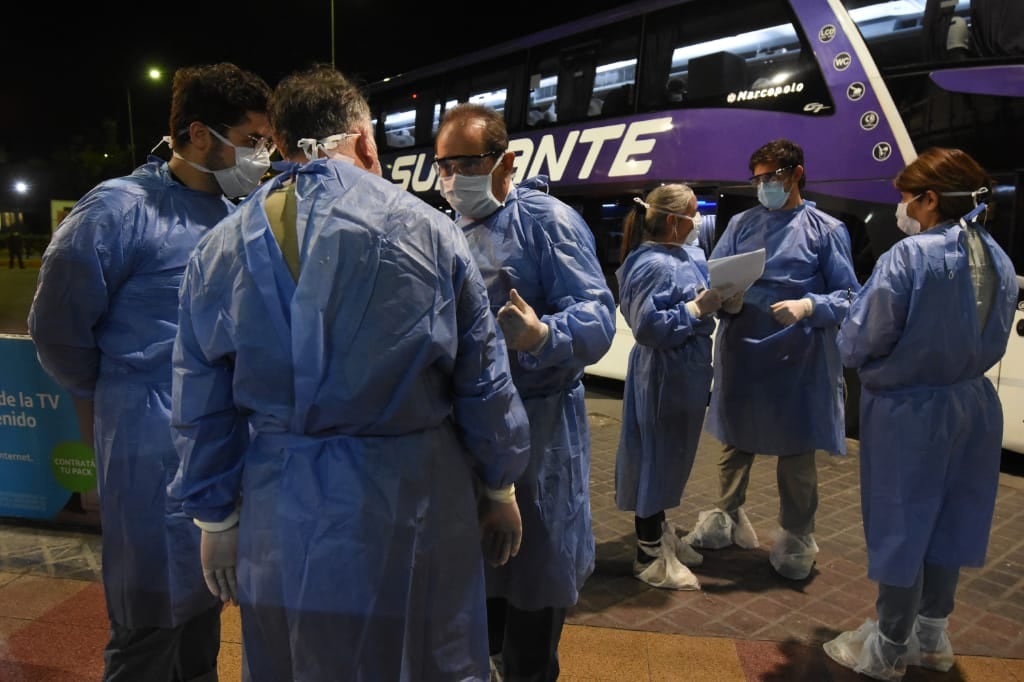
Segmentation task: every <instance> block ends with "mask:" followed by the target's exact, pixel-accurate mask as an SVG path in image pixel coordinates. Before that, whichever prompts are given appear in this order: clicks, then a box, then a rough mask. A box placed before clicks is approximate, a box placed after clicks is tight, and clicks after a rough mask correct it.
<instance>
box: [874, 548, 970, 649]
mask: <svg viewBox="0 0 1024 682" xmlns="http://www.w3.org/2000/svg"><path fill="white" fill-rule="evenodd" d="M959 580H960V567H959V566H939V565H938V564H925V565H924V566H923V567H922V568H921V572H920V573H918V574H917V580H915V581H914V584H913V585H911V586H910V587H895V586H893V585H885V584H883V583H879V584H878V599H877V600H876V601H875V609H876V610H877V611H878V629H879V630H881V632H882V634H883V635H885V636H886V637H888V638H889V639H890V640H892V641H893V642H896V643H898V644H899V643H903V642H906V641H907V639H908V638H909V637H910V633H911V632H913V630H914V621H915V620H917V616H918V615H922V616H924V617H925V618H948V617H949V614H951V613H953V602H954V598H955V597H956V585H957V582H958V581H959Z"/></svg>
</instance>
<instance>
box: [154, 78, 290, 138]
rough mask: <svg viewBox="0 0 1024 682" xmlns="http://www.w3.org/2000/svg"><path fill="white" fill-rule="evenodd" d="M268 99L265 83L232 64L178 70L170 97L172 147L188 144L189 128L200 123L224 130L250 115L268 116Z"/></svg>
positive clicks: (267, 89)
mask: <svg viewBox="0 0 1024 682" xmlns="http://www.w3.org/2000/svg"><path fill="white" fill-rule="evenodd" d="M268 97H270V86H269V85H267V83H266V81H264V80H263V79H262V78H260V77H259V76H257V75H256V74H254V73H252V72H250V71H246V70H245V69H242V68H240V67H238V66H236V65H234V64H231V63H229V62H221V63H219V64H208V65H203V66H188V67H184V68H181V69H178V70H177V71H175V72H174V85H173V86H172V94H171V121H170V123H171V137H172V138H173V139H174V143H173V146H174V147H175V148H179V149H180V148H182V147H185V146H187V145H188V144H189V142H190V137H189V131H188V129H189V126H191V125H192V124H193V123H195V122H197V121H198V122H200V123H204V124H206V125H208V126H211V127H216V126H221V127H222V128H223V127H227V126H233V125H237V124H239V123H241V122H242V121H244V120H245V117H246V116H247V115H248V114H250V113H253V112H255V113H261V114H262V113H266V111H267V98H268ZM220 132H221V133H222V134H223V132H224V131H223V130H221V131H220Z"/></svg>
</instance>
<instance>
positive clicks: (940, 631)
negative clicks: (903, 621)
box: [907, 616, 955, 672]
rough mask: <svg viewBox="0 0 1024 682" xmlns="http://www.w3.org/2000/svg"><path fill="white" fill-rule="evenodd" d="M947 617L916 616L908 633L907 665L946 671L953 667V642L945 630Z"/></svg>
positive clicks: (947, 621)
mask: <svg viewBox="0 0 1024 682" xmlns="http://www.w3.org/2000/svg"><path fill="white" fill-rule="evenodd" d="M948 623H949V619H948V618H928V617H926V616H918V617H917V623H916V624H915V626H914V631H913V632H912V633H911V634H910V642H909V643H908V650H907V665H916V666H920V667H922V668H927V669H928V670H938V671H939V672H948V671H949V669H950V668H952V667H953V663H955V659H954V656H953V644H952V643H951V642H950V641H949V633H948V632H947V631H946V625H947V624H948Z"/></svg>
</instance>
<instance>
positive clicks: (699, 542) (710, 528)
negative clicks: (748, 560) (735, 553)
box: [684, 509, 736, 549]
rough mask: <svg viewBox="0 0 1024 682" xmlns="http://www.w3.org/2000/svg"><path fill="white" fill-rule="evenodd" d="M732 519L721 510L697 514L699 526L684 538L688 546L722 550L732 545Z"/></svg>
mask: <svg viewBox="0 0 1024 682" xmlns="http://www.w3.org/2000/svg"><path fill="white" fill-rule="evenodd" d="M734 525H736V524H734V523H733V521H732V518H731V517H730V516H729V515H728V514H726V513H725V512H724V511H722V510H721V509H711V510H709V511H702V512H700V513H699V514H697V525H696V526H694V527H693V530H692V531H690V533H689V534H688V535H687V536H686V537H685V538H684V541H685V542H686V544H688V545H690V546H692V547H702V548H704V549H722V548H723V547H728V546H729V545H731V544H732V528H733V526H734Z"/></svg>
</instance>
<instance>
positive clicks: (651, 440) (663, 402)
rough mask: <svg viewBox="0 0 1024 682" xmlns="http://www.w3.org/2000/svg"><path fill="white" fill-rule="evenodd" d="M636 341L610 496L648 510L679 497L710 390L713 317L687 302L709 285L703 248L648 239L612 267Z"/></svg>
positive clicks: (627, 507) (641, 512)
mask: <svg viewBox="0 0 1024 682" xmlns="http://www.w3.org/2000/svg"><path fill="white" fill-rule="evenodd" d="M615 274H616V276H617V277H618V280H619V308H620V309H621V310H622V315H623V317H625V318H626V322H627V323H628V324H629V328H630V329H631V330H632V332H633V338H634V339H635V340H636V344H635V345H634V346H633V350H632V351H631V352H630V355H629V370H628V372H627V374H626V386H625V391H624V392H623V402H622V431H621V434H620V437H619V449H618V453H617V455H616V460H615V503H616V505H617V506H618V508H619V509H622V510H623V511H634V512H636V515H637V516H640V517H648V516H652V515H654V514H656V513H657V512H660V511H663V510H665V509H670V508H672V507H676V506H678V505H679V500H680V499H681V497H682V495H683V488H684V487H685V485H686V481H687V479H688V478H689V477H690V469H691V468H692V467H693V460H694V457H695V456H696V454H697V442H698V441H699V440H700V432H701V428H702V426H703V424H704V413H705V411H706V409H707V404H708V392H709V391H710V390H711V334H712V333H713V332H714V330H715V321H714V319H713V318H712V317H706V318H703V319H700V318H694V317H692V316H691V315H690V313H689V311H688V310H687V309H686V302H687V301H692V300H693V299H694V298H696V297H697V294H698V293H700V291H701V290H702V289H707V288H709V287H710V284H709V283H708V276H707V264H706V261H705V260H704V252H703V251H702V250H701V249H700V247H698V246H692V247H679V246H667V245H663V244H656V243H653V242H646V243H643V244H641V245H640V246H639V247H637V248H636V249H635V250H633V251H632V252H631V253H630V254H629V255H628V256H627V257H626V261H625V262H624V263H623V264H622V266H621V267H620V268H619V270H618V272H616V273H615Z"/></svg>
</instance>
